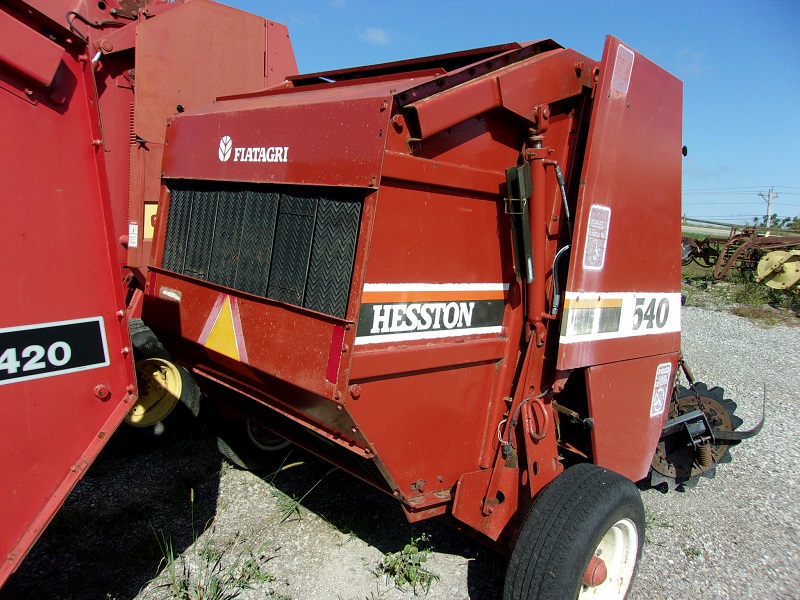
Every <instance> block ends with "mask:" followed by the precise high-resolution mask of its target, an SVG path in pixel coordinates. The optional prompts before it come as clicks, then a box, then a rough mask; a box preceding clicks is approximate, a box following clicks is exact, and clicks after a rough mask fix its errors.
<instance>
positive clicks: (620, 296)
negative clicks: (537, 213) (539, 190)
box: [558, 37, 682, 369]
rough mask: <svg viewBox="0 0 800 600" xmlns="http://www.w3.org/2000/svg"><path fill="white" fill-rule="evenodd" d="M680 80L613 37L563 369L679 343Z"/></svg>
mask: <svg viewBox="0 0 800 600" xmlns="http://www.w3.org/2000/svg"><path fill="white" fill-rule="evenodd" d="M681 96H682V84H681V82H680V81H679V80H677V79H675V78H674V77H673V76H672V75H670V74H668V73H667V72H665V71H663V70H662V69H661V68H659V67H658V66H656V65H655V64H653V63H652V62H650V61H648V60H647V59H646V58H645V57H643V56H641V55H640V54H638V53H636V52H635V51H633V50H632V49H630V48H629V47H628V46H626V45H624V44H623V43H622V42H620V41H619V40H617V39H616V38H613V37H609V38H608V39H607V40H606V47H605V52H604V55H603V62H602V66H601V69H600V80H599V82H598V85H597V89H596V90H595V98H594V107H593V110H592V117H591V128H590V131H589V137H588V140H587V145H586V148H587V150H586V158H585V162H584V166H583V171H582V175H581V189H580V192H579V198H578V209H577V213H576V216H575V234H574V238H573V245H572V251H571V263H570V272H569V279H568V282H567V290H566V300H565V304H564V316H563V320H562V329H561V338H560V348H559V355H558V368H559V369H574V368H578V367H583V366H588V365H595V364H601V363H606V362H612V361H618V360H624V359H628V358H634V357H639V356H650V355H656V354H664V353H668V352H677V351H678V349H679V347H680V261H679V260H678V259H677V257H678V253H679V251H680V236H681V227H680V209H679V206H680V201H681V127H680V122H681V105H682V100H681Z"/></svg>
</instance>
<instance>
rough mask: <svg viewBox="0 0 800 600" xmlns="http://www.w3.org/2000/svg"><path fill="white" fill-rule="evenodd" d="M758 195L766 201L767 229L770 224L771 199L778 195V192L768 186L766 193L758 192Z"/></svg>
mask: <svg viewBox="0 0 800 600" xmlns="http://www.w3.org/2000/svg"><path fill="white" fill-rule="evenodd" d="M758 195H759V196H761V197H762V198H763V199H764V200H766V201H767V229H769V228H770V227H771V226H772V201H773V200H774V199H775V198H777V197H778V194H776V193H775V192H774V191H773V189H772V188H769V192H767V193H766V194H761V193H759V194H758Z"/></svg>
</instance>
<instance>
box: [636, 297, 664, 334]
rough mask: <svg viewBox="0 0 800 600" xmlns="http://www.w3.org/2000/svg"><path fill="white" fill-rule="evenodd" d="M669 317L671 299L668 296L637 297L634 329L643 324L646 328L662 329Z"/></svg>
mask: <svg viewBox="0 0 800 600" xmlns="http://www.w3.org/2000/svg"><path fill="white" fill-rule="evenodd" d="M668 319H669V300H668V299H667V298H650V299H649V301H648V299H647V298H636V305H635V307H634V309H633V329H634V330H636V329H639V328H640V327H641V326H642V325H644V326H645V328H646V329H653V327H656V328H658V329H662V328H663V327H664V326H665V325H666V324H667V320H668Z"/></svg>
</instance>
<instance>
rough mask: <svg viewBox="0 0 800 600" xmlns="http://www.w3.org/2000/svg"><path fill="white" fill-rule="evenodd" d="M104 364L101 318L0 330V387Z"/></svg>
mask: <svg viewBox="0 0 800 600" xmlns="http://www.w3.org/2000/svg"><path fill="white" fill-rule="evenodd" d="M108 364H109V360H108V346H107V344H106V335H105V329H104V327H103V318H102V317H92V318H90V319H77V320H74V321H61V322H57V323H41V324H38V325H28V326H23V327H9V328H6V329H0V385H4V384H7V383H14V382H19V381H26V380H29V379H38V378H40V377H51V376H53V375H61V374H64V373H71V372H74V371H83V370H85V369H94V368H97V367H104V366H106V365H108Z"/></svg>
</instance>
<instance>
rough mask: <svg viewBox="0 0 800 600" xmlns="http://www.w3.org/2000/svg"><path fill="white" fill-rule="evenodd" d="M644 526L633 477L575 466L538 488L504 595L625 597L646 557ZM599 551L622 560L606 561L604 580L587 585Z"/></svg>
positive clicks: (510, 598) (511, 599)
mask: <svg viewBox="0 0 800 600" xmlns="http://www.w3.org/2000/svg"><path fill="white" fill-rule="evenodd" d="M644 528H645V517H644V506H643V504H642V498H641V496H640V494H639V490H638V489H637V488H636V486H635V485H634V484H633V482H631V481H630V480H628V479H626V478H625V477H623V476H621V475H619V474H617V473H614V472H613V471H609V470H607V469H602V468H600V467H597V466H595V465H592V464H586V463H584V464H578V465H575V466H573V467H570V468H569V469H567V470H566V471H564V473H562V474H561V475H559V476H558V477H556V478H555V479H554V480H553V481H552V482H551V483H550V484H549V485H548V486H546V487H545V488H544V490H542V492H540V494H539V495H538V497H537V498H536V499H535V500H534V503H533V506H532V507H531V509H530V511H529V513H528V515H527V516H526V517H525V520H524V522H523V524H522V527H521V528H520V531H519V535H518V537H517V540H516V543H515V546H514V549H513V551H512V553H511V559H510V560H509V565H508V572H507V575H506V583H505V589H504V593H503V599H504V600H533V599H536V600H561V599H564V598H570V599H574V598H579V599H583V598H585V597H586V598H588V597H593V596H592V593H593V592H607V593H606V594H600V595H598V596H597V597H601V598H615V599H617V598H618V599H620V600H622V599H623V598H626V597H627V595H628V593H629V592H630V589H631V587H632V584H633V580H634V578H635V575H636V569H637V567H638V563H639V559H640V558H641V555H642V546H643V545H644ZM609 536H611V537H609ZM609 540H610V542H609ZM609 543H610V544H611V545H610V546H608V545H607V544H609ZM615 543H616V544H617V545H618V547H615V546H614V544H615ZM626 543H627V544H628V546H626V545H625V544H626ZM634 544H635V545H636V547H635V548H633V547H632V546H633V545H634ZM601 546H602V547H601ZM598 550H607V553H606V556H605V557H601V558H604V559H606V560H610V559H614V558H616V559H617V561H613V562H612V564H610V565H606V566H607V567H608V578H607V579H606V581H605V583H602V584H601V585H598V586H596V587H588V586H585V585H583V580H584V576H585V574H586V571H587V568H588V566H589V561H590V560H591V559H592V558H593V556H595V555H596V553H597V551H598ZM631 550H633V556H635V558H633V564H632V565H631V564H630V563H631V558H632V556H631ZM618 563H621V564H618ZM604 564H605V563H604Z"/></svg>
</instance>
